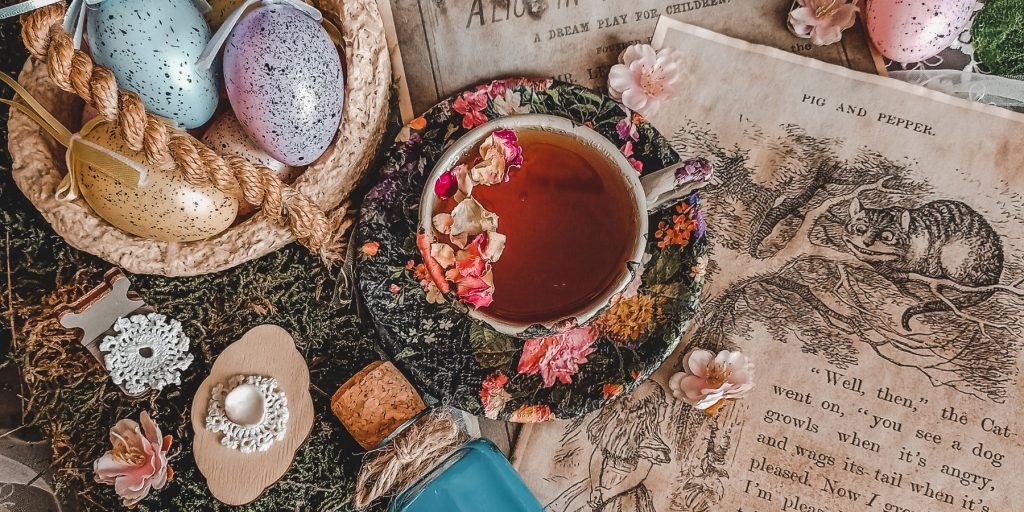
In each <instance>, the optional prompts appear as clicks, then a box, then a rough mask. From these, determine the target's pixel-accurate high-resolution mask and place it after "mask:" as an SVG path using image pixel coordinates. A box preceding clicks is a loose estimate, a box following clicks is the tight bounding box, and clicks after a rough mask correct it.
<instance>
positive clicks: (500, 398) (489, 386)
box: [480, 372, 512, 420]
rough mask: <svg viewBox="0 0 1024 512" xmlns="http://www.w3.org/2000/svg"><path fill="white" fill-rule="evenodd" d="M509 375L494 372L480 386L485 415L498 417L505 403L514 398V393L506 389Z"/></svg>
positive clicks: (489, 417) (493, 418)
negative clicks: (511, 393)
mask: <svg viewBox="0 0 1024 512" xmlns="http://www.w3.org/2000/svg"><path fill="white" fill-rule="evenodd" d="M507 383H508V377H506V376H505V374H504V373H501V372H494V373H492V374H490V375H488V376H487V378H486V379H484V383H483V386H482V387H481V388H480V403H482V404H483V406H484V417H486V418H488V419H492V420H496V419H498V414H501V410H502V409H504V408H505V404H507V403H508V402H509V400H512V395H510V394H509V393H508V391H506V390H505V384H507Z"/></svg>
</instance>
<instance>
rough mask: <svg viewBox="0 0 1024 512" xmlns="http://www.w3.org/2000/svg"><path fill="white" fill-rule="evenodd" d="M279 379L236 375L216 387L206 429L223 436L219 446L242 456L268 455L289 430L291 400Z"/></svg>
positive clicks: (207, 416)
mask: <svg viewBox="0 0 1024 512" xmlns="http://www.w3.org/2000/svg"><path fill="white" fill-rule="evenodd" d="M277 386H278V383H277V379H273V378H270V377H260V376H258V375H235V376H234V377H231V378H230V379H228V381H227V383H221V384H217V385H216V386H214V387H213V391H212V392H211V395H212V396H211V398H210V406H209V407H208V408H207V412H206V428H207V430H211V431H213V432H220V433H222V434H224V437H222V438H221V440H220V444H221V445H223V446H226V447H228V448H232V449H235V450H238V451H241V452H242V453H253V452H256V451H261V452H265V451H267V450H269V449H270V446H271V445H272V444H274V442H275V441H280V440H282V439H284V436H285V434H286V433H287V431H288V397H287V396H285V394H284V391H281V390H279V389H278V387H277Z"/></svg>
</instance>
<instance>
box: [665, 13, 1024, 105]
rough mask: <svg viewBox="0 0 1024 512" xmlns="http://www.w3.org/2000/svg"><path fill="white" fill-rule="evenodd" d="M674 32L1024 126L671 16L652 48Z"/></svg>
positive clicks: (962, 102)
mask: <svg viewBox="0 0 1024 512" xmlns="http://www.w3.org/2000/svg"><path fill="white" fill-rule="evenodd" d="M670 29H673V30H678V31H680V32H683V33H686V34H690V35H693V36H696V37H699V38H701V39H706V40H708V41H713V42H715V43H719V44H723V45H726V46H730V47H732V48H737V49H740V50H744V51H749V52H752V53H756V54H760V55H764V56H766V57H770V58H774V59H776V60H781V61H784V62H788V63H790V64H797V65H800V66H803V67H808V68H812V69H816V70H819V71H822V72H825V73H829V74H832V75H836V76H840V77H843V78H849V79H853V80H857V81H859V82H864V83H868V84H871V85H878V86H882V87H886V88H889V89H892V90H896V91H902V92H905V93H909V94H913V95H915V96H920V97H923V98H928V99H930V100H933V101H937V102H939V103H944V104H947V105H950V106H953V107H957V108H964V109H967V110H973V111H976V112H981V113H983V114H988V115H992V116H996V117H1001V118H1003V119H1006V120H1009V121H1014V122H1017V123H1024V115H1022V114H1018V113H1016V112H1013V111H1011V110H1006V109H1004V108H1000V107H995V106H992V105H986V104H984V103H977V102H974V101H970V100H965V99H962V98H957V97H956V96H950V95H948V94H946V93H942V92H938V91H933V90H931V89H928V88H927V87H922V86H920V85H914V84H909V83H906V82H902V81H899V80H896V79H892V78H889V77H885V76H878V75H872V74H868V73H861V72H859V71H854V70H852V69H848V68H845V67H843V66H839V65H836V64H829V63H827V62H822V61H819V60H815V59H812V58H810V57H803V56H800V55H795V54H792V53H789V52H786V51H783V50H779V49H777V48H772V47H769V46H764V45H759V44H753V43H748V42H746V41H743V40H740V39H736V38H733V37H729V36H725V35H722V34H719V33H717V32H713V31H711V30H707V29H704V28H700V27H698V26H696V25H691V24H689V23H685V22H682V21H679V20H675V19H672V18H669V17H667V16H661V17H659V18H658V24H657V25H656V26H655V28H654V36H653V37H652V38H651V46H653V47H655V48H656V49H660V48H661V47H662V45H664V43H665V35H666V33H667V32H668V31H669V30H670Z"/></svg>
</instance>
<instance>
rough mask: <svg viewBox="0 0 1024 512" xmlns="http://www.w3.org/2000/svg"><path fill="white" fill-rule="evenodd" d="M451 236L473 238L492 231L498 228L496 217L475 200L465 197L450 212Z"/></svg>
mask: <svg viewBox="0 0 1024 512" xmlns="http://www.w3.org/2000/svg"><path fill="white" fill-rule="evenodd" d="M451 216H452V219H453V222H452V225H451V233H450V234H451V235H452V236H457V235H461V234H463V233H465V234H467V235H469V236H473V235H476V234H479V233H483V232H484V231H494V230H495V229H497V227H498V216H497V215H496V214H495V213H493V212H489V211H487V209H486V208H484V207H483V205H481V204H480V203H478V202H477V200H476V199H473V198H472V197H467V198H466V199H463V200H462V202H461V203H459V204H458V205H456V206H455V209H453V210H452V214H451Z"/></svg>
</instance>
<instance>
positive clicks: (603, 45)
mask: <svg viewBox="0 0 1024 512" xmlns="http://www.w3.org/2000/svg"><path fill="white" fill-rule="evenodd" d="M379 3H380V4H381V12H382V14H383V15H384V17H385V26H386V28H387V30H388V37H389V43H388V46H389V47H391V48H392V56H393V60H394V64H395V65H394V67H395V70H394V72H395V77H396V78H397V79H398V88H399V101H400V107H401V110H402V115H403V118H405V120H406V121H408V120H409V119H411V118H412V116H413V112H415V113H421V112H423V111H424V110H426V109H427V108H429V107H430V106H432V105H433V104H434V103H437V101H438V100H440V99H441V98H444V97H447V96H449V95H451V94H453V93H455V92H457V91H460V90H462V89H464V88H466V87H468V86H471V85H473V84H476V83H480V82H483V81H486V80H489V79H492V78H501V77H507V76H543V77H554V78H557V79H559V80H563V81H568V82H573V83H578V84H582V85H585V86H587V87H593V88H601V87H603V86H604V83H605V78H606V77H607V75H608V68H609V66H611V65H612V64H614V63H615V62H616V59H617V58H618V55H619V53H621V52H622V50H623V49H624V48H625V47H626V46H628V45H630V44H633V43H638V42H645V43H646V42H648V41H649V40H650V37H651V34H652V33H653V31H654V26H655V23H656V22H657V20H658V17H659V16H660V15H667V16H670V17H672V18H675V19H679V20H683V21H687V22H690V23H695V24H697V25H700V26H702V27H705V28H709V29H712V30H716V31H719V32H722V33H724V34H728V35H731V36H734V37H740V38H742V39H745V40H747V41H751V42H755V43H759V44H766V45H770V46H775V47H778V48H782V49H785V50H788V51H793V52H797V53H800V54H803V55H807V56H810V57H814V58H817V59H821V60H824V61H827V62H832V63H835V64H840V65H843V66H847V67H850V68H852V69H857V70H861V71H867V72H872V73H874V72H875V71H876V69H877V68H878V66H880V61H879V62H878V63H877V65H876V61H875V59H874V57H873V56H872V53H871V50H870V43H869V42H868V40H867V37H866V35H865V33H864V30H863V29H862V27H861V25H860V24H858V25H857V26H856V27H854V28H852V29H850V30H848V31H847V32H846V33H845V34H844V36H843V41H842V42H841V43H840V44H836V45H832V46H827V47H815V46H813V45H811V44H810V42H809V41H808V40H806V39H799V38H797V37H795V36H793V35H792V34H790V33H789V31H788V30H787V29H786V17H787V13H788V12H789V10H790V7H791V6H792V5H793V1H792V0H410V1H397V0H390V2H389V0H379ZM389 15H390V16H389ZM388 18H390V19H388ZM396 47H397V50H398V51H397V52H396V51H395V50H396Z"/></svg>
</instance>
